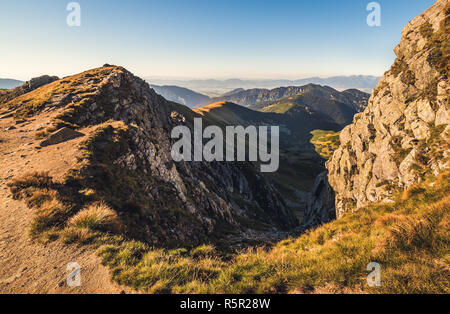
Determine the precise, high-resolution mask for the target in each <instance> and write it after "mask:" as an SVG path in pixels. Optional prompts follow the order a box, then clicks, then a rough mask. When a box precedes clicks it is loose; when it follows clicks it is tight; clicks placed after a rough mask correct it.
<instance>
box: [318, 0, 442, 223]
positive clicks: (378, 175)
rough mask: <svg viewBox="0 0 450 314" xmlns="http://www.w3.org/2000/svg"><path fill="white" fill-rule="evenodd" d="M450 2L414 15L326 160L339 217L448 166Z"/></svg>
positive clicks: (440, 2) (436, 4)
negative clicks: (365, 104)
mask: <svg viewBox="0 0 450 314" xmlns="http://www.w3.org/2000/svg"><path fill="white" fill-rule="evenodd" d="M449 13H450V10H449V4H448V1H447V0H438V1H436V3H435V4H434V5H433V6H432V7H431V8H429V9H428V10H427V11H425V12H424V13H423V14H422V15H420V16H418V17H417V18H415V19H414V20H412V21H411V22H410V23H409V24H408V25H407V26H406V27H405V28H404V29H403V32H402V39H401V42H400V45H398V46H397V47H396V48H395V53H396V55H397V59H396V60H395V63H394V65H393V66H392V68H391V69H390V70H389V71H388V72H386V73H385V75H384V76H383V77H382V78H381V80H380V82H379V85H378V87H377V89H376V90H375V91H374V94H373V95H372V97H371V98H370V100H369V105H368V107H367V108H366V109H365V110H364V112H363V113H360V114H358V115H356V116H355V118H354V122H353V124H352V125H350V126H348V127H347V128H345V129H344V130H343V131H342V133H341V136H340V139H341V146H340V148H339V149H338V150H337V151H336V152H335V153H334V156H333V157H332V159H331V160H330V161H329V162H328V164H327V168H328V171H329V176H328V178H329V182H330V185H331V186H332V188H333V189H334V191H335V193H336V213H337V217H342V216H343V215H344V214H345V213H346V212H348V211H351V210H354V209H355V208H359V207H361V206H364V205H366V204H368V203H371V202H389V201H391V197H392V191H393V190H394V189H398V188H407V187H409V186H411V185H413V184H415V183H417V182H419V181H421V180H422V179H423V178H424V176H425V175H427V174H430V173H434V174H437V173H439V172H440V171H442V170H444V169H448V168H449V163H448V158H449V157H450V152H449V132H450V127H449V121H450V116H449V115H450V108H449V99H448V95H449V83H448V76H447V75H448V66H449V63H450V62H449V53H448V46H446V45H448V43H449V42H450V38H449V30H448V27H449Z"/></svg>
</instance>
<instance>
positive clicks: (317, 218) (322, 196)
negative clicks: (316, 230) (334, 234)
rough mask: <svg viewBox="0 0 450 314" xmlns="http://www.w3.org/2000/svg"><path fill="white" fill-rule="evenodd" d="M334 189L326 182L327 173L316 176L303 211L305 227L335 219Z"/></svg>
mask: <svg viewBox="0 0 450 314" xmlns="http://www.w3.org/2000/svg"><path fill="white" fill-rule="evenodd" d="M334 200H335V197H334V191H333V188H332V187H331V186H330V184H329V183H328V173H327V172H324V173H322V174H320V175H319V176H317V178H316V182H315V184H314V188H313V192H312V194H311V195H310V196H309V198H308V204H307V207H306V211H305V220H304V226H305V227H307V228H308V227H314V226H317V225H320V224H323V223H327V222H330V221H332V220H334V219H336V210H335V206H334Z"/></svg>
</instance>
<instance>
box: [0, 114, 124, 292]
mask: <svg viewBox="0 0 450 314" xmlns="http://www.w3.org/2000/svg"><path fill="white" fill-rule="evenodd" d="M53 114H57V112H54V113H53ZM53 114H50V113H43V114H42V115H40V116H35V117H34V118H33V119H30V120H28V121H27V122H25V123H24V124H19V125H16V123H15V121H14V120H13V119H12V118H6V119H0V293H63V294H70V293H107V294H108V293H109V294H110V293H122V292H126V293H130V292H131V290H130V289H127V288H123V287H119V286H118V285H116V284H114V283H113V282H111V280H110V275H109V274H108V270H107V269H106V268H105V267H103V266H102V265H101V263H100V259H99V258H98V257H97V256H96V253H95V251H94V250H93V249H90V248H86V247H83V248H80V247H78V246H75V245H73V246H68V245H64V244H62V243H61V242H59V241H56V242H54V243H50V244H47V245H44V244H41V243H38V242H37V241H34V240H32V239H31V238H30V237H29V235H28V229H29V226H30V224H31V222H32V219H33V216H34V213H33V212H32V210H30V209H29V208H28V207H27V206H26V205H25V204H24V203H23V202H22V201H15V200H13V199H12V198H11V193H10V192H9V189H8V187H7V183H8V182H9V181H10V180H11V179H13V178H15V177H18V176H21V175H23V174H24V173H27V172H32V171H49V173H50V175H51V176H53V178H54V180H55V181H58V180H61V178H62V177H63V175H64V173H65V172H66V171H67V170H68V169H70V168H71V167H72V166H73V165H75V163H76V158H75V156H76V150H77V146H78V145H79V144H80V142H81V141H83V140H84V139H85V138H86V137H84V138H78V139H75V140H71V141H68V142H65V143H61V144H59V145H54V146H50V147H45V148H41V149H38V148H37V147H38V146H39V142H40V141H39V140H36V139H35V134H36V132H38V131H39V130H40V129H41V128H45V127H47V126H48V125H46V124H44V122H46V121H50V116H51V115H53ZM11 127H12V129H9V130H7V129H8V128H11ZM91 131H92V130H90V129H84V130H81V132H82V133H84V134H86V135H87V134H89V133H90V132H91ZM71 262H76V263H78V264H79V265H80V266H81V286H80V287H68V285H67V284H66V278H67V276H68V275H69V273H70V271H67V265H68V263H71Z"/></svg>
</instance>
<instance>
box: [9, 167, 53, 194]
mask: <svg viewBox="0 0 450 314" xmlns="http://www.w3.org/2000/svg"><path fill="white" fill-rule="evenodd" d="M52 185H53V182H52V178H51V177H50V176H49V175H48V172H30V173H27V174H25V175H23V176H22V177H20V178H17V179H14V180H12V181H11V182H10V183H9V184H8V186H9V188H10V190H11V193H12V195H13V198H14V199H16V200H17V199H21V198H23V197H24V195H23V194H22V192H23V191H24V190H26V189H28V188H31V187H33V188H40V189H45V188H50V187H51V186H52Z"/></svg>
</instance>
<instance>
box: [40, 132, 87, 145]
mask: <svg viewBox="0 0 450 314" xmlns="http://www.w3.org/2000/svg"><path fill="white" fill-rule="evenodd" d="M82 136H84V134H83V133H80V132H77V131H74V130H72V129H69V128H62V129H60V130H58V131H56V132H54V133H52V134H51V135H50V136H49V137H48V138H47V139H46V140H45V141H42V142H41V144H40V145H41V147H46V146H51V145H56V144H60V143H64V142H67V141H70V140H72V139H74V138H77V137H82Z"/></svg>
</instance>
